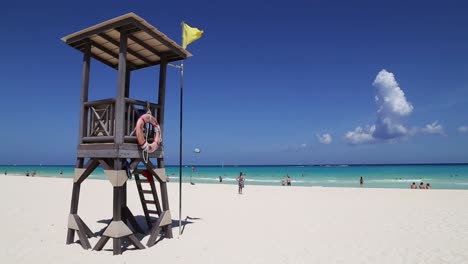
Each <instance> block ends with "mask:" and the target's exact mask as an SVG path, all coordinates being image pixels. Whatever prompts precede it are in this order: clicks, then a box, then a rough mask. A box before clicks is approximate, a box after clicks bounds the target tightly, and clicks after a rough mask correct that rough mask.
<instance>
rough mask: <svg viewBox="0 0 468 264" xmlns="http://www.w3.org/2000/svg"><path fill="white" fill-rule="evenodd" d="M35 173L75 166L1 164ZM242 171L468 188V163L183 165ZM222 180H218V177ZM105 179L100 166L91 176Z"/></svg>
mask: <svg viewBox="0 0 468 264" xmlns="http://www.w3.org/2000/svg"><path fill="white" fill-rule="evenodd" d="M27 172H29V173H30V174H32V173H33V172H35V174H36V175H35V176H36V177H57V178H72V177H73V173H74V166H73V165H70V166H67V165H63V166H48V165H47V166H46V165H42V166H19V165H18V166H13V165H12V166H5V165H3V166H1V165H0V173H1V174H0V175H1V176H4V175H5V173H6V174H7V175H14V176H21V177H26V173H27ZM240 172H243V173H244V174H246V185H275V186H280V185H281V179H282V178H284V177H285V176H286V175H289V176H290V177H291V179H292V185H293V186H325V187H359V186H360V185H359V178H360V177H363V178H364V187H372V188H405V189H406V188H409V186H410V185H411V183H413V182H415V183H416V184H417V185H419V183H420V182H424V183H430V184H431V186H432V188H433V189H468V164H456V165H454V164H449V165H443V164H433V165H430V164H424V165H314V166H196V167H195V171H194V172H192V169H191V167H190V166H184V167H183V171H182V174H183V179H182V181H183V182H190V179H192V182H194V183H211V184H236V180H235V179H236V177H237V176H238V175H239V173H240ZM166 173H167V175H168V176H169V178H170V181H171V182H178V180H179V167H178V166H167V167H166ZM220 176H221V177H222V178H223V182H222V183H220V182H219V177H220ZM90 178H93V179H106V177H105V175H104V172H103V170H102V169H101V168H98V169H97V170H96V171H94V173H93V174H92V175H91V176H90Z"/></svg>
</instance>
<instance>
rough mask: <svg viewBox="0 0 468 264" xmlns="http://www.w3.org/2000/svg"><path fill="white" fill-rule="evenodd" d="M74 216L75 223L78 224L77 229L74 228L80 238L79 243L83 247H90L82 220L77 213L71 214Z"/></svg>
mask: <svg viewBox="0 0 468 264" xmlns="http://www.w3.org/2000/svg"><path fill="white" fill-rule="evenodd" d="M73 217H75V221H76V224H77V225H78V228H79V230H76V233H77V234H78V237H79V238H80V244H81V246H82V247H83V248H84V249H90V248H91V245H90V244H89V240H88V237H87V236H86V231H85V230H86V228H85V227H84V225H83V222H82V221H80V220H81V219H80V218H79V217H78V216H77V215H73Z"/></svg>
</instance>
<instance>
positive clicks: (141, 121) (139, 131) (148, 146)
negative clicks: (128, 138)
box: [135, 113, 162, 153]
mask: <svg viewBox="0 0 468 264" xmlns="http://www.w3.org/2000/svg"><path fill="white" fill-rule="evenodd" d="M146 124H151V125H152V126H153V131H154V137H153V142H152V143H148V140H147V138H148V134H149V131H147V133H146V138H145V136H144V134H143V128H144V127H145V125H146ZM135 132H136V137H137V140H138V145H139V146H140V147H141V149H142V150H143V151H144V152H148V153H153V152H155V151H156V150H157V149H158V148H159V146H160V145H161V141H162V137H161V128H160V127H159V124H158V121H157V120H156V118H155V117H154V116H152V115H151V114H150V113H146V114H144V115H142V116H140V118H138V121H137V123H136V126H135Z"/></svg>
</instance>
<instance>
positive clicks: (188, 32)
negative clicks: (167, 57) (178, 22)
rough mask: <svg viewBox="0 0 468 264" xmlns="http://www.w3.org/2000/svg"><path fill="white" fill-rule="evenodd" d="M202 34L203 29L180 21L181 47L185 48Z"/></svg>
mask: <svg viewBox="0 0 468 264" xmlns="http://www.w3.org/2000/svg"><path fill="white" fill-rule="evenodd" d="M202 34H203V30H200V29H198V28H193V27H191V26H189V25H187V24H185V22H182V48H184V49H185V48H187V46H188V44H190V43H192V42H194V41H195V40H197V39H199V38H201V36H202Z"/></svg>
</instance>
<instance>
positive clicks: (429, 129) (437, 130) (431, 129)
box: [421, 121, 444, 135]
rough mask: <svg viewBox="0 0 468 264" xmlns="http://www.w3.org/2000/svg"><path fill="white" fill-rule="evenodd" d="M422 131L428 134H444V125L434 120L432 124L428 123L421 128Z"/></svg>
mask: <svg viewBox="0 0 468 264" xmlns="http://www.w3.org/2000/svg"><path fill="white" fill-rule="evenodd" d="M421 132H423V133H427V134H440V135H443V134H444V128H443V127H442V125H440V124H439V122H438V121H434V122H432V124H427V125H426V126H425V127H423V128H422V129H421Z"/></svg>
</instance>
